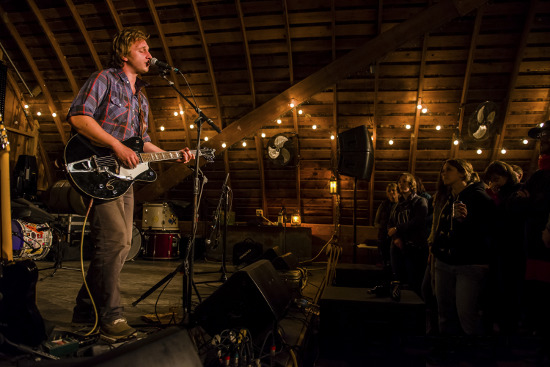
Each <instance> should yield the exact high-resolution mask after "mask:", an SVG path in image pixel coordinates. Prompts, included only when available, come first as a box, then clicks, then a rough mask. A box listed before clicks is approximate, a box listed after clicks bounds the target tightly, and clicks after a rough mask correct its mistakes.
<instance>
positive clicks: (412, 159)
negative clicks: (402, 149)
mask: <svg viewBox="0 0 550 367" xmlns="http://www.w3.org/2000/svg"><path fill="white" fill-rule="evenodd" d="M428 37H429V35H428V34H427V33H426V34H425V35H424V40H423V42H422V57H421V59H420V72H419V75H418V92H417V96H416V101H417V103H416V106H414V110H415V111H416V113H415V115H414V127H413V133H412V134H411V146H410V154H409V172H410V173H411V174H413V175H414V173H415V171H416V156H417V146H418V132H419V130H420V110H419V109H418V108H417V106H418V105H419V104H422V92H423V90H424V74H425V73H426V54H427V52H428Z"/></svg>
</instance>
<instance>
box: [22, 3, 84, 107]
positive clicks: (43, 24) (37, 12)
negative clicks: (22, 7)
mask: <svg viewBox="0 0 550 367" xmlns="http://www.w3.org/2000/svg"><path fill="white" fill-rule="evenodd" d="M27 3H28V4H29V6H30V8H31V10H32V12H33V13H34V16H35V17H36V19H38V23H40V26H41V27H42V29H43V30H44V34H45V35H46V37H47V38H48V41H50V44H51V45H52V48H53V50H54V52H55V54H56V55H57V59H58V60H59V62H60V63H61V67H62V69H63V72H64V73H65V76H67V79H68V81H69V84H70V85H71V90H72V91H73V95H75V96H76V95H77V94H78V89H79V88H78V85H77V84H76V79H75V78H74V75H73V72H72V71H71V67H70V66H69V63H68V62H67V58H66V57H65V55H64V54H63V51H61V46H59V42H57V39H56V38H55V36H54V34H53V32H52V30H51V29H50V26H49V25H48V22H47V21H46V19H44V16H42V13H41V12H40V9H38V6H36V3H35V2H34V0H27Z"/></svg>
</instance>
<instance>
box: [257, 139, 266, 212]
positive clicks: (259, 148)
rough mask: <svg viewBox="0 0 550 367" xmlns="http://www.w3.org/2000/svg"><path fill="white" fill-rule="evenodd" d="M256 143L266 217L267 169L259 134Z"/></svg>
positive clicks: (263, 207) (263, 208)
mask: <svg viewBox="0 0 550 367" xmlns="http://www.w3.org/2000/svg"><path fill="white" fill-rule="evenodd" d="M254 142H255V143H256V159H257V160H258V170H259V171H260V189H261V190H262V210H263V211H264V215H266V216H267V215H268V213H267V196H266V194H265V167H264V144H263V142H262V137H261V136H259V133H257V134H256V135H254Z"/></svg>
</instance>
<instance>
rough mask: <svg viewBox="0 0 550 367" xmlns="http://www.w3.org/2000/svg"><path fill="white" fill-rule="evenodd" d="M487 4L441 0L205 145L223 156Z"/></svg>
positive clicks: (156, 186) (156, 188)
mask: <svg viewBox="0 0 550 367" xmlns="http://www.w3.org/2000/svg"><path fill="white" fill-rule="evenodd" d="M486 1H487V0H471V1H466V2H455V1H453V0H443V1H441V2H439V3H437V4H435V5H433V6H431V7H429V8H427V9H425V10H423V11H421V12H420V13H418V14H417V15H416V16H414V17H412V18H410V19H408V20H406V21H404V22H403V23H401V24H398V25H396V26H394V27H393V28H391V29H389V30H387V31H386V32H384V33H381V34H380V35H379V36H378V37H376V38H374V39H372V40H369V41H368V42H366V43H365V44H364V45H362V46H360V47H358V48H357V49H355V50H353V51H351V52H349V53H348V54H346V55H344V56H342V57H340V58H338V59H336V60H335V61H333V62H332V63H330V64H329V65H327V66H325V67H324V68H322V69H321V70H319V71H317V72H315V73H313V74H311V75H310V76H308V77H307V78H305V79H304V80H302V81H300V82H299V83H296V84H295V85H293V86H291V87H290V88H288V89H287V90H285V91H284V92H282V93H280V94H279V95H277V96H275V97H273V98H272V99H271V100H269V101H267V102H266V103H264V104H263V105H261V106H259V107H258V108H256V109H255V110H253V111H251V112H249V113H248V114H246V115H245V116H243V117H242V118H240V119H238V120H236V121H235V122H233V123H232V124H231V125H229V126H227V127H226V128H225V129H224V130H223V131H222V133H221V134H218V135H217V136H215V137H214V138H212V139H210V140H209V141H208V143H207V144H205V145H206V146H209V147H212V148H215V149H216V151H217V152H219V153H221V152H223V151H224V150H225V148H222V146H221V144H222V143H223V142H225V143H226V144H227V146H231V145H232V144H234V143H236V142H237V141H239V140H241V139H242V138H243V137H246V136H250V135H253V134H254V132H255V131H257V130H258V128H260V127H261V126H262V125H263V124H266V123H268V122H269V121H271V120H273V119H275V118H277V116H280V115H282V114H284V113H286V112H288V103H289V101H290V100H291V99H294V100H295V103H296V104H300V103H302V102H303V101H305V100H306V99H308V98H309V97H310V96H312V95H314V94H315V93H318V92H319V91H321V90H323V89H326V88H328V87H329V86H331V85H334V84H335V83H336V82H337V81H338V80H340V79H344V78H347V77H348V76H349V75H351V74H353V73H355V72H357V71H359V70H361V69H363V68H364V67H365V66H367V65H370V64H371V63H373V62H375V61H376V60H377V59H378V58H380V57H381V56H383V55H385V54H386V53H388V52H390V51H393V50H395V49H396V48H398V47H399V46H401V45H403V44H404V43H406V42H408V41H410V40H412V39H414V38H416V37H419V36H421V35H423V34H424V33H427V32H429V31H431V30H433V29H437V28H438V27H440V26H441V25H443V24H445V23H447V22H448V21H450V20H452V19H453V18H455V17H458V16H461V15H465V14H467V13H469V12H470V11H472V10H474V9H475V8H477V7H478V6H480V5H482V4H484V3H485V2H486ZM190 173H191V170H190V169H189V168H187V167H186V166H185V165H183V164H178V165H174V166H173V167H171V168H170V169H168V170H167V171H166V173H165V174H163V175H162V176H161V177H159V179H158V180H157V181H156V182H155V183H152V184H149V185H147V186H146V187H144V188H143V189H141V190H140V191H139V192H138V193H137V197H138V198H139V197H142V198H148V199H150V198H153V197H156V195H159V194H160V193H162V192H163V190H167V189H169V188H171V187H174V186H175V185H177V184H178V183H179V181H178V180H175V179H174V177H179V178H180V179H182V178H183V177H185V176H187V175H189V174H190Z"/></svg>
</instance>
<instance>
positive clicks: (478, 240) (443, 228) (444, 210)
mask: <svg viewBox="0 0 550 367" xmlns="http://www.w3.org/2000/svg"><path fill="white" fill-rule="evenodd" d="M441 180H442V182H443V184H444V186H445V188H446V192H447V195H446V198H445V197H443V198H441V197H438V198H437V199H436V200H437V201H439V200H441V201H442V203H443V204H442V207H441V210H440V211H439V210H438V211H439V213H438V218H435V217H434V230H433V233H432V236H431V240H433V244H432V253H433V255H434V257H435V292H436V298H437V306H438V316H439V330H440V332H441V333H442V334H444V335H460V334H466V335H480V334H482V333H483V327H482V318H481V305H480V295H481V292H482V290H483V286H484V282H485V280H486V278H487V274H488V270H489V265H488V264H489V251H490V241H491V237H490V235H491V232H492V228H491V227H492V225H491V222H490V221H491V220H492V218H493V215H494V211H495V205H494V203H493V201H492V200H491V198H490V197H489V195H487V193H486V192H485V187H484V185H483V183H481V182H479V176H478V175H477V174H476V173H475V172H474V169H473V167H472V165H471V164H470V163H469V162H467V161H465V160H463V159H449V160H447V161H446V162H445V164H444V165H443V168H442V169H441ZM442 192H444V191H443V190H442Z"/></svg>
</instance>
